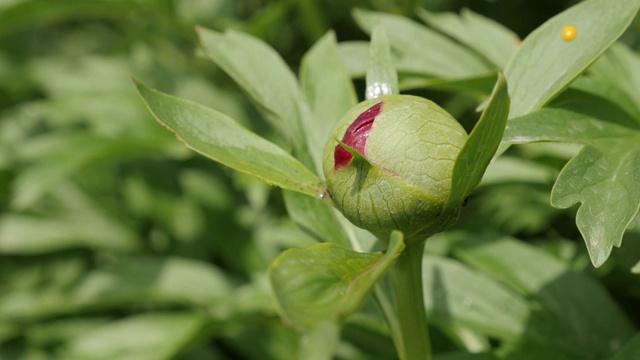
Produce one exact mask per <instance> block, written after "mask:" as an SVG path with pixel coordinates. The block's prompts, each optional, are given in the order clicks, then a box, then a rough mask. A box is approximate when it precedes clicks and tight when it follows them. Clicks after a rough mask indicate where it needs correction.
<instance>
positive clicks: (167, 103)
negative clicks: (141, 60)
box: [136, 82, 324, 196]
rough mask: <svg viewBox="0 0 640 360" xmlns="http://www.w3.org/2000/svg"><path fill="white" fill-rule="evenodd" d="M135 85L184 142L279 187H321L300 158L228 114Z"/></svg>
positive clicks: (311, 191)
mask: <svg viewBox="0 0 640 360" xmlns="http://www.w3.org/2000/svg"><path fill="white" fill-rule="evenodd" d="M136 86H137V88H138V91H139V93H140V95H141V96H142V98H143V100H144V101H145V103H146V104H147V107H148V108H149V110H150V111H151V112H152V113H153V115H154V116H155V118H156V119H157V120H158V121H159V122H160V124H161V125H163V126H165V127H167V128H168V129H169V130H170V131H172V132H173V133H174V134H175V135H176V136H177V137H178V139H179V140H181V141H182V142H183V143H184V144H185V145H187V146H188V147H189V148H191V149H193V150H195V151H197V152H199V153H201V154H203V155H205V156H207V157H209V158H211V159H213V160H215V161H218V162H220V163H222V164H224V165H227V166H229V167H231V168H233V169H235V170H238V171H241V172H243V173H247V174H249V175H253V176H255V177H257V178H260V179H262V180H264V181H266V182H268V183H270V184H272V185H276V186H279V187H281V188H283V189H288V190H293V191H298V192H301V193H304V194H307V195H312V196H319V195H321V194H323V193H324V189H323V185H322V183H321V181H320V179H319V178H318V177H317V176H316V175H315V174H314V173H313V172H311V171H310V170H309V169H308V168H306V167H305V166H304V165H302V163H300V162H299V161H298V160H296V159H295V158H293V157H292V156H291V155H289V154H288V153H287V152H286V151H284V150H282V149H281V148H280V147H278V146H277V145H275V144H273V143H271V142H269V141H267V140H265V139H263V138H261V137H259V136H258V135H256V134H254V133H252V132H250V131H249V130H247V129H245V128H243V127H242V126H240V125H239V124H238V123H236V122H235V121H234V120H233V119H231V118H229V117H228V116H226V115H224V114H222V113H219V112H217V111H215V110H212V109H209V108H206V107H204V106H202V105H199V104H196V103H193V102H191V101H187V100H183V99H179V98H176V97H174V96H171V95H167V94H164V93H161V92H159V91H157V90H153V89H150V88H147V87H146V86H144V85H143V84H142V83H139V82H136Z"/></svg>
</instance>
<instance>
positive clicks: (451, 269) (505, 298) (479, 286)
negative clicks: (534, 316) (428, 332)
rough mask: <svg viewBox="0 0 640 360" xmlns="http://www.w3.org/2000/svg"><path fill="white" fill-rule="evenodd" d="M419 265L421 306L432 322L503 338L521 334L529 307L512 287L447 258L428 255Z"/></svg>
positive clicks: (514, 337) (505, 339) (511, 338)
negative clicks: (420, 266) (422, 296)
mask: <svg viewBox="0 0 640 360" xmlns="http://www.w3.org/2000/svg"><path fill="white" fill-rule="evenodd" d="M422 265H423V276H422V278H423V283H424V288H425V306H426V308H427V313H428V315H429V319H430V320H431V321H433V322H434V323H435V324H438V325H440V326H443V327H445V328H446V327H455V326H458V327H463V328H468V329H472V330H475V331H478V332H480V333H482V334H486V335H489V336H491V337H494V338H496V339H500V340H503V341H514V340H516V339H518V338H519V337H520V336H521V335H522V334H523V333H524V329H525V327H526V322H527V319H528V317H529V312H530V310H529V309H528V304H527V302H526V300H525V299H524V298H523V297H521V296H519V295H518V294H517V293H515V292H514V291H513V290H511V289H509V288H508V287H506V286H504V285H503V284H500V283H499V282H497V281H495V280H494V279H492V278H490V277H488V276H486V275H484V274H481V273H478V272H475V271H473V269H470V268H468V267H466V266H464V265H463V264H460V263H459V262H456V261H453V260H450V259H445V258H441V257H437V256H431V255H428V256H425V258H424V261H423V263H422Z"/></svg>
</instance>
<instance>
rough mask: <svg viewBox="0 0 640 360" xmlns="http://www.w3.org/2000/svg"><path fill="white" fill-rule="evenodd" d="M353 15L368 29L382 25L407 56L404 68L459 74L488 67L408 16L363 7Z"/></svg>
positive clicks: (394, 43)
mask: <svg viewBox="0 0 640 360" xmlns="http://www.w3.org/2000/svg"><path fill="white" fill-rule="evenodd" d="M353 15H354V18H355V19H356V22H357V23H358V25H359V26H360V27H361V28H363V29H364V30H365V31H366V32H368V33H371V32H372V31H373V28H374V27H375V25H376V24H380V25H382V26H384V27H385V29H386V30H387V35H388V36H389V41H390V42H391V44H392V46H393V48H394V50H396V51H398V52H400V53H401V55H400V56H401V57H403V58H406V61H407V65H408V66H407V70H410V71H412V72H415V73H418V74H423V75H431V76H436V77H443V78H462V77H469V76H472V75H477V74H482V73H486V72H487V71H489V70H491V69H490V68H489V67H488V66H487V65H485V64H484V63H483V62H482V61H480V60H479V59H478V57H477V56H476V55H475V54H474V53H473V52H471V51H469V50H467V49H466V48H464V47H463V46H461V45H459V44H457V43H456V42H454V41H452V40H451V39H449V38H447V37H446V36H443V35H441V34H439V33H437V32H435V31H433V30H431V29H429V28H427V27H426V26H422V25H420V24H418V23H416V22H414V21H411V20H409V19H407V18H404V17H401V16H397V15H390V14H385V13H377V12H371V11H365V10H355V11H354V13H353ZM427 44H428V45H427Z"/></svg>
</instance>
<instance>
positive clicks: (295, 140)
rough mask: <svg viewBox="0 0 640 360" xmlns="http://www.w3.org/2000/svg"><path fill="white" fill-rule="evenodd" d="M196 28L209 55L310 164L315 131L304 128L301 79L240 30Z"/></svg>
mask: <svg viewBox="0 0 640 360" xmlns="http://www.w3.org/2000/svg"><path fill="white" fill-rule="evenodd" d="M197 30H198V35H199V37H200V43H201V45H202V47H203V49H204V51H205V53H206V54H207V56H209V57H210V58H211V59H212V60H213V61H214V62H215V63H216V64H218V66H220V67H221V68H222V69H223V70H224V71H225V72H226V73H227V74H229V76H231V77H232V78H233V79H234V80H235V82H236V83H237V84H238V85H240V87H241V88H242V89H243V90H244V91H245V92H246V93H247V94H248V95H249V96H250V97H251V99H252V100H253V101H254V102H255V103H256V104H257V105H258V107H259V109H260V110H262V112H263V114H264V115H265V117H266V119H267V120H268V121H269V122H270V124H271V125H272V126H273V127H274V129H276V130H277V132H278V133H279V134H280V135H281V136H283V137H284V138H285V140H286V141H287V142H288V143H289V144H291V145H292V146H293V148H294V150H296V155H297V156H298V157H299V158H301V159H303V162H304V163H305V164H306V165H307V166H311V162H312V159H311V158H309V150H308V149H309V148H308V144H307V143H306V136H309V137H313V134H312V133H311V132H310V131H308V130H307V129H305V126H306V123H307V122H309V121H310V117H311V114H310V111H309V108H308V106H307V104H306V102H305V99H304V95H303V93H302V91H301V89H300V85H299V84H298V81H297V80H296V78H295V76H294V74H293V73H292V72H291V70H290V69H289V67H288V66H287V64H286V63H285V62H284V61H283V60H282V58H281V57H280V55H278V53H277V52H276V51H275V50H274V49H273V48H271V47H270V46H269V45H267V44H266V43H264V42H263V41H261V40H259V39H257V38H255V37H252V36H250V35H246V34H243V33H240V32H237V31H233V30H230V31H227V32H225V33H224V34H222V33H218V32H216V31H212V30H208V29H205V28H197ZM313 160H314V161H319V160H317V159H313Z"/></svg>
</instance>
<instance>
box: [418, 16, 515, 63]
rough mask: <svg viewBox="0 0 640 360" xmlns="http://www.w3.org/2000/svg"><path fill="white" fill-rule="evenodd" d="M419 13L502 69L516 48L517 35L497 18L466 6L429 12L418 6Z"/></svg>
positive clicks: (427, 20)
mask: <svg viewBox="0 0 640 360" xmlns="http://www.w3.org/2000/svg"><path fill="white" fill-rule="evenodd" d="M418 16H420V18H421V19H422V20H423V21H424V22H426V23H427V24H429V25H431V26H433V27H434V28H436V29H438V30H440V31H442V32H443V33H445V34H447V35H449V36H451V37H452V38H454V39H456V40H458V41H460V42H461V43H463V44H465V45H467V46H468V47H470V48H472V49H474V50H475V51H477V52H478V53H479V54H480V55H482V56H483V57H484V58H485V59H487V60H489V61H490V62H491V63H492V65H493V66H495V68H496V69H502V68H504V66H505V65H506V64H507V62H508V61H509V59H510V58H511V55H513V53H514V52H515V51H516V49H517V47H518V45H519V43H520V39H519V38H518V35H516V34H515V33H514V32H513V31H511V30H509V29H508V28H506V27H504V26H503V25H501V24H500V23H498V22H495V21H493V20H491V19H489V18H486V17H484V16H482V15H480V14H478V13H475V12H473V11H471V10H469V9H466V8H465V9H462V11H461V12H460V15H458V14H454V13H446V12H444V13H436V12H428V11H426V10H424V9H421V8H420V9H418Z"/></svg>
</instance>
